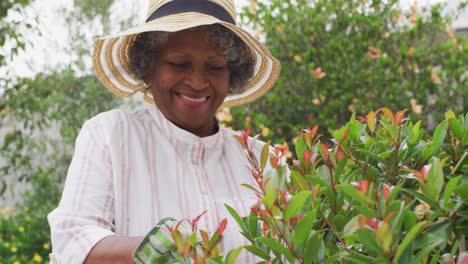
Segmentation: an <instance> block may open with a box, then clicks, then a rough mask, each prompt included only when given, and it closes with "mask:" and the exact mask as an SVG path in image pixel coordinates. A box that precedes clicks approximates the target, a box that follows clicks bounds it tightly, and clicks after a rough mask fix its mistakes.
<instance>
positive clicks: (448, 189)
mask: <svg viewBox="0 0 468 264" xmlns="http://www.w3.org/2000/svg"><path fill="white" fill-rule="evenodd" d="M460 179H461V176H458V177H455V178H453V179H451V180H450V181H449V182H448V183H447V185H445V191H444V196H443V198H442V199H443V201H444V205H447V202H448V200H449V199H450V197H451V196H452V194H453V192H454V191H455V188H456V187H457V185H458V182H460Z"/></svg>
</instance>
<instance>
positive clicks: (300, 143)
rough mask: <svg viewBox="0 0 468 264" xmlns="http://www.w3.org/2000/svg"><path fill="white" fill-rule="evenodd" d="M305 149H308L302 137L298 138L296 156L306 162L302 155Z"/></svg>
mask: <svg viewBox="0 0 468 264" xmlns="http://www.w3.org/2000/svg"><path fill="white" fill-rule="evenodd" d="M304 151H307V145H306V143H305V141H304V140H303V139H302V138H298V139H297V140H296V156H297V158H298V159H299V160H300V161H302V162H305V161H304V157H303V156H302V153H304Z"/></svg>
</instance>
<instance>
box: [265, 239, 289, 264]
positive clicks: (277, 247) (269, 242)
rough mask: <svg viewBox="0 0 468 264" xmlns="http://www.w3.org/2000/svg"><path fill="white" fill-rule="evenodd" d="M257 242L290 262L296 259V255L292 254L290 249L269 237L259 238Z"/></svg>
mask: <svg viewBox="0 0 468 264" xmlns="http://www.w3.org/2000/svg"><path fill="white" fill-rule="evenodd" d="M257 241H258V242H260V243H262V244H264V245H265V246H267V247H268V248H270V249H271V250H272V251H274V252H277V253H278V254H279V255H283V256H285V257H286V258H287V259H288V260H289V261H293V260H294V259H295V257H294V255H293V254H292V253H291V251H290V250H289V249H287V248H286V247H285V246H283V245H282V244H281V243H280V242H278V241H276V240H275V239H273V238H269V237H259V238H257Z"/></svg>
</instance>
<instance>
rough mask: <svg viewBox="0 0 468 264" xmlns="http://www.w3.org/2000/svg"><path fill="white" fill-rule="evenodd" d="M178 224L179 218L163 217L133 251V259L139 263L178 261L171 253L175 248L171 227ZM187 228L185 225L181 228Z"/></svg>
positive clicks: (180, 227) (180, 228)
mask: <svg viewBox="0 0 468 264" xmlns="http://www.w3.org/2000/svg"><path fill="white" fill-rule="evenodd" d="M176 225H177V220H176V219H174V218H171V217H167V218H164V219H162V220H161V221H160V222H159V223H158V224H157V225H156V226H155V227H154V228H153V229H152V230H151V231H150V232H149V233H148V234H147V235H146V236H145V238H144V239H143V241H142V242H141V243H140V245H138V247H137V249H136V250H135V251H134V252H133V259H134V260H135V262H136V263H138V264H150V263H176V260H175V259H174V257H173V256H172V254H171V250H174V249H175V244H174V240H173V239H172V236H171V232H170V230H169V229H170V228H173V227H175V226H176ZM184 229H187V228H186V227H185V226H184V225H180V226H179V230H181V231H182V230H184Z"/></svg>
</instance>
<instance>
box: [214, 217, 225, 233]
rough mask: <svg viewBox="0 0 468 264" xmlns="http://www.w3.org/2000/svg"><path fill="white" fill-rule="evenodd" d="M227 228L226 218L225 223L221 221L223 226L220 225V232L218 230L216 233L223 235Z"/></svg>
mask: <svg viewBox="0 0 468 264" xmlns="http://www.w3.org/2000/svg"><path fill="white" fill-rule="evenodd" d="M226 226H227V219H226V218H224V219H223V221H221V224H219V227H218V230H216V232H217V233H218V234H219V235H221V234H222V233H223V232H224V230H225V229H226Z"/></svg>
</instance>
